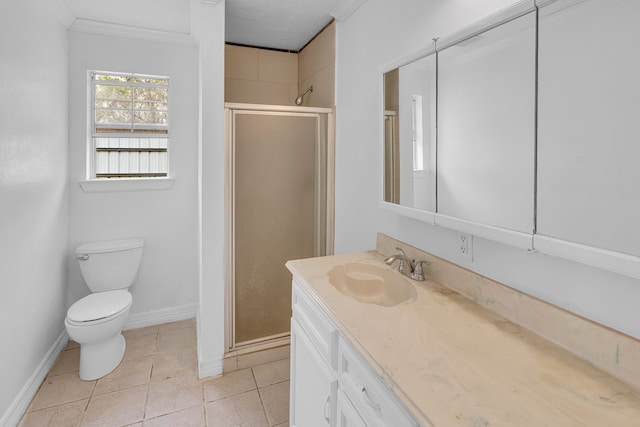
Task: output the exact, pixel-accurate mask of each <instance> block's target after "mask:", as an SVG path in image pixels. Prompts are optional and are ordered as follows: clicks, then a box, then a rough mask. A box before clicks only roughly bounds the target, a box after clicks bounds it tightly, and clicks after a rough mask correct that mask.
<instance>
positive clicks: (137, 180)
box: [80, 70, 174, 192]
mask: <svg viewBox="0 0 640 427" xmlns="http://www.w3.org/2000/svg"><path fill="white" fill-rule="evenodd" d="M100 74H104V75H114V76H126V77H137V78H151V79H158V80H166V81H167V85H166V86H165V85H153V84H142V83H136V82H127V83H122V84H121V85H123V86H130V87H140V86H144V87H154V86H155V87H158V86H160V87H166V88H167V90H168V97H167V124H166V134H153V135H151V134H144V133H136V132H134V131H133V129H135V127H134V126H135V123H133V122H132V124H131V128H132V133H131V137H132V138H144V137H154V138H163V139H166V141H167V143H166V147H167V148H166V162H167V165H166V175H164V174H163V175H161V176H149V175H147V176H145V175H142V174H140V176H137V174H135V173H133V174H131V175H130V176H127V177H97V176H96V150H97V148H96V139H95V138H100V137H104V138H109V137H119V138H123V137H126V135H127V134H123V133H122V132H114V133H108V132H105V133H96V132H95V129H96V123H95V114H96V108H95V87H96V85H97V84H99V83H100V82H99V81H96V80H95V79H94V76H95V75H100ZM87 82H88V84H87V98H88V104H89V105H88V108H87V112H88V120H87V123H88V126H87V127H88V129H87V140H88V143H87V158H86V181H83V182H80V185H81V187H82V188H83V190H84V191H86V192H96V191H97V192H101V191H130V190H143V189H151V190H154V189H167V188H170V187H171V186H172V185H173V181H174V180H173V179H171V178H170V176H171V161H170V151H171V150H170V147H169V146H170V142H171V141H170V140H171V132H170V118H171V106H170V104H171V80H170V78H169V77H168V76H156V75H147V74H138V73H122V72H109V71H99V70H89V71H88V75H87ZM114 83H115V84H119V83H117V82H114ZM131 107H132V111H134V110H133V108H134V106H133V105H132V106H131ZM106 127H108V125H107V126H106ZM141 128H142V129H144V127H141ZM142 151H144V150H142Z"/></svg>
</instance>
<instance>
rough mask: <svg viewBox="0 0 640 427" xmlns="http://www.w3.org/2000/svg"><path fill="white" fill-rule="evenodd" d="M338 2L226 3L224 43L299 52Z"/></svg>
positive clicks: (252, 0)
mask: <svg viewBox="0 0 640 427" xmlns="http://www.w3.org/2000/svg"><path fill="white" fill-rule="evenodd" d="M339 2H340V0H226V22H225V26H226V30H225V39H226V41H227V42H228V43H237V44H243V45H249V46H258V47H268V48H274V49H282V50H291V51H294V52H297V51H299V50H300V49H301V48H302V47H304V45H305V44H307V42H309V41H310V40H311V39H312V38H313V37H314V36H315V35H316V34H318V33H319V32H320V30H322V29H323V28H324V26H325V25H327V24H328V23H329V22H331V20H332V19H333V18H332V17H331V15H330V12H331V11H332V10H333V9H334V8H335V7H336V6H337V5H338V3H339Z"/></svg>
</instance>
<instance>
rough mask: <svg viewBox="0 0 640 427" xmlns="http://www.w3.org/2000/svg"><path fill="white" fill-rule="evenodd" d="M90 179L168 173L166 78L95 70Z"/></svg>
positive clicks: (92, 91)
mask: <svg viewBox="0 0 640 427" xmlns="http://www.w3.org/2000/svg"><path fill="white" fill-rule="evenodd" d="M89 77H90V83H91V100H92V102H91V141H90V144H91V150H90V152H91V155H90V156H89V173H88V175H89V179H108V178H153V177H167V176H168V173H169V153H168V146H169V78H168V77H159V76H146V75H139V74H123V73H108V72H98V71H93V72H90V73H89Z"/></svg>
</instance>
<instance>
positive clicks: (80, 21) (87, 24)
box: [69, 18, 197, 44]
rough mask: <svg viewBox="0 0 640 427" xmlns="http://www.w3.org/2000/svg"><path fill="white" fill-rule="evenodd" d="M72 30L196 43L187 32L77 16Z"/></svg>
mask: <svg viewBox="0 0 640 427" xmlns="http://www.w3.org/2000/svg"><path fill="white" fill-rule="evenodd" d="M69 29H70V30H72V31H79V32H85V33H93V34H101V35H106V36H115V37H129V38H135V39H142V40H150V41H158V42H169V43H180V44H196V43H197V41H196V39H195V38H194V37H193V36H192V35H191V34H187V33H177V32H172V31H162V30H154V29H149V28H141V27H132V26H128V25H120V24H113V23H110V22H100V21H93V20H91V19H84V18H77V19H76V20H75V21H74V22H73V24H72V25H71V26H70V27H69Z"/></svg>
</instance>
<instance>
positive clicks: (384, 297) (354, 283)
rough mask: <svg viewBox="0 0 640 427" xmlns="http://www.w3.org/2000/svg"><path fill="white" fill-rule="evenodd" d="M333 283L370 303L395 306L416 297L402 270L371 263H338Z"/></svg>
mask: <svg viewBox="0 0 640 427" xmlns="http://www.w3.org/2000/svg"><path fill="white" fill-rule="evenodd" d="M328 275H329V283H331V284H332V285H333V286H334V287H335V288H336V289H337V290H338V291H340V292H342V293H343V294H345V295H348V296H350V297H351V298H353V299H355V300H357V301H360V302H364V303H367V304H376V305H381V306H384V307H392V306H394V305H398V304H400V303H402V302H405V301H410V300H414V299H415V298H416V295H417V294H416V290H415V288H414V287H413V285H412V284H411V283H409V281H408V280H407V279H405V278H404V277H403V276H402V275H400V273H396V272H395V271H392V270H389V269H387V268H382V267H378V266H375V265H371V264H361V263H350V264H342V265H338V266H335V267H334V268H332V269H331V271H329V273H328Z"/></svg>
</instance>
